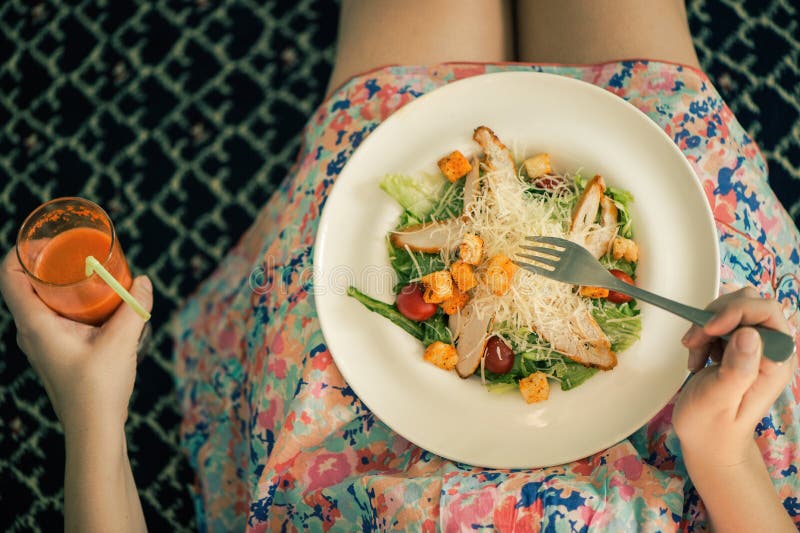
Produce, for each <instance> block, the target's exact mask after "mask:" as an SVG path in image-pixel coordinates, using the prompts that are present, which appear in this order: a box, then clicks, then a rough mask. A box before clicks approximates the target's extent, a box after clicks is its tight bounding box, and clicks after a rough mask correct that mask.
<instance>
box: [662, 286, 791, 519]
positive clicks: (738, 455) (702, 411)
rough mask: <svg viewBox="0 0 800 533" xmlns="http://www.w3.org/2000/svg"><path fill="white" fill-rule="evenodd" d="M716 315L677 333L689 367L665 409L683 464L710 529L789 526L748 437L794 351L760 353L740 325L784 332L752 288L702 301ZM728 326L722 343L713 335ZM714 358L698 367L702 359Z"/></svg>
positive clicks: (783, 380) (777, 313)
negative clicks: (781, 355)
mask: <svg viewBox="0 0 800 533" xmlns="http://www.w3.org/2000/svg"><path fill="white" fill-rule="evenodd" d="M709 309H710V310H712V311H715V312H716V316H715V317H714V318H713V319H712V320H711V321H709V322H708V324H706V326H705V328H702V329H701V328H698V327H696V326H693V327H692V328H691V329H690V330H689V332H688V333H687V334H686V336H685V337H684V339H683V343H684V344H685V345H686V346H687V347H688V348H689V350H690V353H689V368H690V369H692V370H695V371H697V373H696V374H695V375H694V376H693V377H692V378H691V379H690V380H689V381H688V382H687V383H686V385H685V386H684V388H683V390H682V392H681V395H680V397H679V398H678V401H677V403H676V404H675V409H674V411H673V415H672V421H673V424H674V426H675V430H676V432H677V433H678V438H679V439H680V441H681V449H682V452H683V458H684V461H685V463H686V469H687V470H688V471H689V476H690V477H691V479H692V482H693V483H694V486H695V488H696V489H697V492H698V493H699V494H700V497H701V498H702V499H703V503H704V504H705V506H706V508H707V509H708V514H709V517H710V519H711V524H712V525H713V526H714V529H715V530H716V531H721V532H725V531H770V532H776V533H777V532H781V531H792V532H794V531H796V528H795V526H794V524H793V523H792V520H791V518H790V517H789V515H788V513H787V512H786V509H784V507H783V505H782V504H781V501H780V499H779V498H778V494H777V493H776V491H775V487H774V486H773V484H772V480H771V478H770V476H769V472H768V471H767V468H766V465H765V464H764V461H763V459H762V457H761V453H760V451H759V449H758V446H757V445H756V442H755V440H754V438H753V431H754V429H755V427H756V424H757V423H758V421H759V420H761V417H763V416H764V414H765V413H767V412H768V411H769V408H770V406H771V405H772V404H773V403H774V402H775V399H776V398H777V397H778V395H780V393H781V391H783V389H784V388H785V387H786V385H787V383H788V382H789V379H790V378H791V377H792V375H793V373H794V370H795V368H796V367H797V357H796V356H792V358H791V359H789V360H788V361H786V362H785V363H782V364H778V363H774V362H773V361H770V360H768V359H766V358H764V357H762V347H761V340H760V338H759V336H758V334H757V333H756V331H755V330H754V329H752V328H748V327H744V326H748V325H759V324H761V325H764V326H767V327H770V328H773V329H777V330H780V331H783V332H786V333H788V327H787V324H786V321H785V320H784V318H783V315H782V314H781V310H780V307H779V306H778V305H777V303H776V302H774V301H772V300H764V299H762V298H759V297H758V294H757V293H755V291H753V290H752V289H745V290H743V291H738V292H736V293H733V294H730V295H727V296H723V297H721V298H719V299H717V300H716V301H715V302H714V303H712V304H711V306H709ZM730 332H733V334H732V335H731V340H730V341H729V342H728V343H727V345H725V346H724V347H723V346H722V345H721V344H720V342H721V340H720V339H719V337H720V336H722V335H724V334H726V333H730ZM709 355H710V356H711V358H712V360H714V361H715V362H718V363H719V364H714V365H711V366H709V367H706V368H703V365H704V364H705V362H706V360H707V358H708V357H709Z"/></svg>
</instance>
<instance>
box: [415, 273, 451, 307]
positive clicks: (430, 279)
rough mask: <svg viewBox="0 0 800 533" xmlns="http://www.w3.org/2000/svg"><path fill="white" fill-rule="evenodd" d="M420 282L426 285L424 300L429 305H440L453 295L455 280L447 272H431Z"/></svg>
mask: <svg viewBox="0 0 800 533" xmlns="http://www.w3.org/2000/svg"><path fill="white" fill-rule="evenodd" d="M420 281H422V283H423V285H425V293H424V294H423V295H422V299H423V300H425V301H426V302H428V303H429V304H440V303H442V302H443V301H445V300H447V299H448V298H450V297H451V296H452V295H453V278H451V277H450V272H448V271H447V270H438V271H436V272H431V273H430V274H428V275H427V276H423V277H422V279H421V280H420Z"/></svg>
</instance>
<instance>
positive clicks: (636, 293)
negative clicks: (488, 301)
mask: <svg viewBox="0 0 800 533" xmlns="http://www.w3.org/2000/svg"><path fill="white" fill-rule="evenodd" d="M527 240H528V241H531V242H533V243H534V244H539V245H541V244H544V245H546V246H523V247H522V248H523V249H525V250H528V251H530V252H533V253H534V254H535V255H527V254H518V255H517V257H521V258H524V259H527V260H529V261H534V262H535V263H534V264H531V263H527V262H522V261H515V263H516V264H517V265H519V266H520V267H522V268H524V269H525V270H528V271H530V272H533V273H534V274H539V275H541V276H544V277H546V278H550V279H554V280H557V281H563V282H564V283H570V284H573V285H587V286H592V287H603V288H605V289H610V290H613V291H617V292H621V293H623V294H627V295H628V296H632V297H634V298H636V299H639V300H642V301H645V302H648V303H650V304H653V305H655V306H657V307H660V308H661V309H664V310H666V311H669V312H670V313H674V314H676V315H678V316H680V317H683V318H685V319H686V320H688V321H689V322H692V323H694V324H697V325H698V326H701V327H702V326H703V325H705V323H706V322H708V321H709V319H710V318H711V317H713V316H714V313H712V312H711V311H706V310H704V309H697V308H695V307H691V306H688V305H684V304H682V303H679V302H676V301H673V300H670V299H669V298H664V297H663V296H659V295H657V294H653V293H652V292H649V291H646V290H644V289H640V288H639V287H636V286H634V285H630V284H628V283H625V282H624V281H621V280H619V279H617V278H615V277H614V276H613V275H612V274H611V273H609V272H608V270H606V268H605V267H604V266H603V265H601V264H600V262H599V261H598V260H597V259H595V258H594V256H593V255H592V254H591V253H589V251H588V250H586V249H585V248H584V247H583V246H580V245H578V244H575V243H574V242H572V241H568V240H566V239H560V238H558V237H528V238H527ZM753 328H754V329H755V330H756V331H758V334H759V335H760V336H761V342H762V346H763V348H764V355H765V356H766V357H767V358H769V359H771V360H773V361H778V362H780V361H785V360H787V359H788V358H789V357H791V355H792V354H793V353H794V350H795V346H794V340H793V339H792V337H790V336H789V335H786V334H785V333H781V332H780V331H775V330H774V329H769V328H765V327H762V326H753ZM723 338H724V339H726V340H727V339H729V338H730V336H729V335H725V336H723Z"/></svg>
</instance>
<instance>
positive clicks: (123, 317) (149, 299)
mask: <svg viewBox="0 0 800 533" xmlns="http://www.w3.org/2000/svg"><path fill="white" fill-rule="evenodd" d="M129 292H130V293H131V296H133V297H134V298H135V299H136V300H137V301H138V302H139V303H140V304H141V305H142V307H144V309H145V310H146V311H148V312H150V310H151V309H152V308H153V284H152V283H151V282H150V279H149V278H148V277H147V276H139V277H137V278H136V279H134V280H133V285H132V286H131V290H130V291H129ZM144 323H145V321H144V320H142V317H140V316H139V315H138V314H136V311H134V310H133V309H132V308H131V306H129V305H128V304H126V303H125V302H123V303H122V305H120V306H119V307H118V308H117V310H116V311H115V312H114V314H113V315H111V318H109V319H108V321H107V322H106V323H105V324H103V335H111V336H112V337H115V338H122V339H130V340H132V341H134V342H135V341H137V340H138V339H139V335H141V333H142V328H143V327H144Z"/></svg>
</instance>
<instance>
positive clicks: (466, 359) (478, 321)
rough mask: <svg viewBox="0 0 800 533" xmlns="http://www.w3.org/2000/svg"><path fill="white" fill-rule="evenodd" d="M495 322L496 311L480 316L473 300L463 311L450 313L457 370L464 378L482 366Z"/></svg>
mask: <svg viewBox="0 0 800 533" xmlns="http://www.w3.org/2000/svg"><path fill="white" fill-rule="evenodd" d="M493 323H494V313H486V314H484V315H483V316H482V317H478V313H477V312H476V309H475V304H474V303H473V302H472V301H470V302H469V303H468V304H467V305H466V307H464V309H462V310H461V313H456V314H455V315H450V320H449V323H448V326H449V327H450V331H451V332H452V333H453V337H454V339H455V344H456V351H457V352H458V363H457V364H456V372H458V375H459V376H461V377H462V378H468V377H469V376H471V375H472V374H474V373H475V370H477V369H478V367H479V366H480V364H481V357H483V350H484V348H486V342H487V341H488V340H489V336H490V335H491V333H490V331H491V329H492V324H493Z"/></svg>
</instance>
